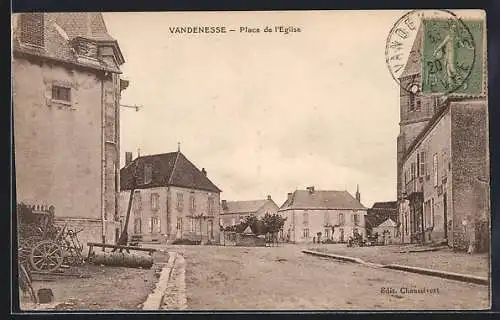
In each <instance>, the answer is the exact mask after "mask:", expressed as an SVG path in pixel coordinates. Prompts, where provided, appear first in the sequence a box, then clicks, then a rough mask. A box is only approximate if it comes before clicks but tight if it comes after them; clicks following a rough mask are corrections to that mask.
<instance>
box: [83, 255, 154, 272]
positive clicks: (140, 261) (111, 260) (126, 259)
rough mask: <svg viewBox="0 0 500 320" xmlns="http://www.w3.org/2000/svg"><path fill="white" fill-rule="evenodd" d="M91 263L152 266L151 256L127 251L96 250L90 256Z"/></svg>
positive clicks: (118, 265)
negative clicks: (91, 256)
mask: <svg viewBox="0 0 500 320" xmlns="http://www.w3.org/2000/svg"><path fill="white" fill-rule="evenodd" d="M92 263H94V264H103V265H105V266H114V267H128V268H144V269H150V268H151V267H152V266H153V257H151V256H146V255H137V254H133V253H127V252H100V251H97V252H95V255H94V256H93V258H92Z"/></svg>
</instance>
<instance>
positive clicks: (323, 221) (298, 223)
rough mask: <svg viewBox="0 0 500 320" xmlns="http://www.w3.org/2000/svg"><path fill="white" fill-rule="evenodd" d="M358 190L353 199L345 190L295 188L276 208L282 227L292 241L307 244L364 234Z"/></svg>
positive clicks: (364, 213) (345, 239) (363, 211)
mask: <svg viewBox="0 0 500 320" xmlns="http://www.w3.org/2000/svg"><path fill="white" fill-rule="evenodd" d="M360 201H361V196H360V193H359V190H358V191H357V192H356V198H354V197H353V196H352V195H351V194H349V192H347V191H325V190H315V188H314V187H308V188H307V189H306V190H295V191H294V192H293V193H288V197H287V199H286V201H285V202H284V203H283V205H282V206H281V207H280V209H279V211H278V212H279V214H281V215H282V216H283V217H284V218H286V221H285V225H284V227H283V230H284V232H285V237H286V238H287V239H288V240H289V241H290V242H293V243H310V242H313V241H317V240H318V239H317V238H318V236H317V234H318V233H319V232H321V238H320V240H321V241H323V240H330V241H335V242H347V241H348V239H349V237H351V236H353V234H354V232H355V231H357V232H358V233H359V234H360V235H362V236H363V237H365V236H366V230H365V215H366V208H365V207H364V206H363V205H362V204H361V202H360Z"/></svg>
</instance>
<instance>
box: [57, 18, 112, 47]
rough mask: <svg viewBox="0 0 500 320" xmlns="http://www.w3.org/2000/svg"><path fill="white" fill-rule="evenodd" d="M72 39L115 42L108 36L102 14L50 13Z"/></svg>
mask: <svg viewBox="0 0 500 320" xmlns="http://www.w3.org/2000/svg"><path fill="white" fill-rule="evenodd" d="M48 15H52V16H53V19H54V21H55V22H56V23H57V24H58V25H59V26H60V27H61V28H62V29H63V30H64V31H65V32H66V34H67V35H68V37H69V38H70V39H72V38H76V37H84V38H89V39H93V40H98V41H114V40H115V39H114V38H113V37H111V36H110V35H109V34H108V30H107V29H106V24H105V23H104V19H103V17H102V13H98V12H85V13H83V12H61V13H49V14H48Z"/></svg>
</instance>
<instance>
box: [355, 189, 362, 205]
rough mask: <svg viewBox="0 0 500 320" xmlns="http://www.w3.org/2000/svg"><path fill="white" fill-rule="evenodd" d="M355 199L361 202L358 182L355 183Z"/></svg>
mask: <svg viewBox="0 0 500 320" xmlns="http://www.w3.org/2000/svg"><path fill="white" fill-rule="evenodd" d="M356 200H358V202H360V203H361V193H359V184H358V185H356Z"/></svg>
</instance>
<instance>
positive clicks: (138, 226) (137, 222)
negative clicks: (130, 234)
mask: <svg viewBox="0 0 500 320" xmlns="http://www.w3.org/2000/svg"><path fill="white" fill-rule="evenodd" d="M141 232H142V230H141V218H135V220H134V233H135V234H140V233H141Z"/></svg>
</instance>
